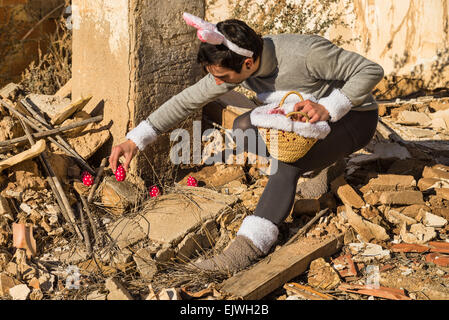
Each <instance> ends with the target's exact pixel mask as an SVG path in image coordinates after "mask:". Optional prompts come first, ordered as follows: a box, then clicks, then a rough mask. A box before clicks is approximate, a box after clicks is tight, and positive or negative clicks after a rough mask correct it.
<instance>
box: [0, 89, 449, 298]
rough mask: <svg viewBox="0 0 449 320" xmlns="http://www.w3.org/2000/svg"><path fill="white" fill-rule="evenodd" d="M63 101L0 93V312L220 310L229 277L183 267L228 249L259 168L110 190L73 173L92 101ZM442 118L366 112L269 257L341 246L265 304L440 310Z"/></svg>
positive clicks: (448, 268) (93, 147) (130, 183)
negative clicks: (420, 303) (324, 184)
mask: <svg viewBox="0 0 449 320" xmlns="http://www.w3.org/2000/svg"><path fill="white" fill-rule="evenodd" d="M68 85H69V84H68ZM69 94H70V89H68V88H67V87H65V88H62V89H61V90H60V91H59V92H58V93H57V94H55V95H53V96H45V95H39V94H32V95H27V96H24V95H22V92H21V90H20V87H18V86H17V85H14V84H11V85H8V86H7V87H5V88H3V89H1V90H0V99H1V101H2V104H1V108H0V128H1V130H0V170H1V172H2V175H1V176H0V299H15V300H25V299H31V300H40V299H87V300H106V299H107V300H115V299H119V300H134V299H148V300H178V299H186V300H191V299H223V298H228V296H226V295H224V294H223V292H221V286H220V284H221V282H222V281H224V280H225V279H230V278H232V277H234V276H236V275H232V274H202V273H200V272H197V271H192V269H189V268H188V265H189V264H188V262H189V261H191V260H193V259H196V258H198V257H199V256H202V257H204V256H209V255H213V254H215V253H217V252H220V251H221V250H222V249H223V248H225V247H226V245H227V244H228V243H229V242H230V241H231V240H232V239H233V238H234V237H235V236H236V233H237V231H238V229H239V227H240V224H241V223H242V220H243V219H244V218H245V217H246V216H247V215H250V214H252V213H253V212H254V210H255V208H256V206H257V203H258V200H259V198H260V196H261V195H262V193H263V190H264V188H265V186H266V184H267V181H268V178H269V176H268V175H267V174H266V173H267V172H270V164H269V163H263V162H262V161H259V162H253V161H251V160H252V159H255V158H256V159H257V157H256V156H255V155H253V154H250V153H244V159H245V161H244V163H243V164H235V163H215V164H213V165H206V164H202V165H197V166H193V165H190V166H187V167H186V168H183V169H184V174H183V175H182V176H181V177H180V178H179V179H177V182H176V183H175V184H174V185H171V186H164V185H161V184H160V183H158V184H157V185H147V184H146V182H145V181H143V180H142V179H141V178H140V177H137V176H134V175H132V174H128V173H127V175H126V178H125V177H123V178H124V181H119V180H120V179H117V175H115V174H114V173H113V172H112V171H111V170H110V169H108V168H107V163H106V159H103V161H102V162H101V164H100V165H99V167H98V168H93V167H92V166H91V164H89V162H88V161H89V159H90V158H91V157H92V156H93V155H94V154H95V152H96V151H97V150H98V149H99V148H100V147H101V146H102V145H103V144H104V143H105V142H106V141H107V140H108V139H109V137H110V133H109V130H108V126H105V125H102V124H101V117H100V118H99V117H93V116H92V115H91V114H90V111H91V110H94V109H95V106H93V105H92V103H91V101H92V99H91V97H88V98H86V99H81V100H80V101H71V99H70V98H67V97H68V95H69ZM237 109H238V108H233V109H232V110H233V112H234V111H235V110H237ZM237 111H238V110H237ZM447 112H449V99H447V98H433V97H420V98H417V99H415V100H404V101H402V100H397V101H396V102H394V103H384V104H381V105H380V116H381V117H380V121H379V127H378V131H377V133H376V136H375V138H374V139H373V140H372V142H371V143H370V144H369V145H368V146H367V147H366V148H365V149H363V150H360V151H359V152H357V153H355V154H352V155H351V156H350V157H348V158H347V159H346V161H347V168H346V171H345V173H344V174H343V175H341V176H339V177H338V178H336V179H335V180H334V181H332V182H331V184H330V186H329V190H328V192H326V193H325V194H322V195H320V196H319V197H317V198H304V197H302V196H300V194H299V193H298V195H297V197H296V200H295V204H294V206H293V207H292V210H291V212H290V215H289V216H288V218H287V219H286V221H285V222H284V223H283V224H282V225H281V226H280V231H281V232H280V235H279V241H278V243H277V245H276V247H275V248H274V249H273V251H274V252H278V251H280V250H284V249H283V248H286V247H287V246H288V245H289V240H291V239H292V238H293V237H295V235H296V237H297V238H298V239H296V238H295V239H294V241H295V242H297V243H301V241H304V243H314V245H316V244H319V242H320V241H321V240H322V239H327V238H329V237H332V236H339V235H341V234H344V244H343V245H342V246H341V248H340V249H339V250H338V252H337V253H332V254H328V255H327V256H320V257H318V258H314V259H313V260H312V261H310V263H308V264H307V266H306V270H307V271H306V272H300V273H298V274H296V276H294V277H293V278H292V277H291V280H289V281H288V282H286V283H282V284H278V285H277V286H275V287H274V288H273V290H272V292H271V293H270V294H269V295H268V298H270V299H279V300H283V299H287V300H295V299H307V300H309V299H312V300H332V299H401V300H410V299H419V300H424V299H449V290H448V285H449V241H448V239H449V225H448V220H449V209H448V208H449V206H448V203H449V156H448V154H447V153H448V149H447V147H448V144H447V142H446V141H445V140H446V138H447V137H448V136H449V130H448V127H447V125H449V117H448V114H447ZM226 114H227V115H228V116H227V117H226V118H223V121H226V123H232V121H231V122H230V120H229V115H230V113H229V112H228V113H226ZM237 115H238V114H237V113H235V114H234V113H233V117H235V116H237ZM446 118H447V119H446ZM214 125H216V124H214ZM221 129H222V130H220V131H219V132H220V133H219V134H222V135H225V134H226V132H225V130H224V128H221ZM40 141H41V142H40ZM221 141H223V140H221ZM208 143H209V142H205V143H203V145H204V147H205V149H207V146H208ZM210 147H211V148H210V149H212V150H215V151H216V152H222V151H223V148H221V146H217V145H212V146H210ZM209 151H211V150H209ZM231 162H232V161H231ZM205 163H207V162H205ZM87 174H88V175H87ZM83 177H84V178H83ZM311 178H313V176H312V175H309V176H305V177H302V178H300V180H299V181H298V184H300V183H302V182H304V181H308V180H309V179H311ZM323 210H324V211H323ZM298 255H299V253H298ZM267 259H269V257H268V258H267Z"/></svg>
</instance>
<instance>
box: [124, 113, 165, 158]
mask: <svg viewBox="0 0 449 320" xmlns="http://www.w3.org/2000/svg"><path fill="white" fill-rule="evenodd" d="M126 138H127V139H129V140H132V141H133V142H134V143H135V144H136V146H137V147H138V148H139V150H140V151H142V150H143V149H145V147H146V146H147V145H148V144H149V143H152V142H153V141H155V140H156V139H157V133H156V131H155V130H154V128H153V127H152V126H151V125H150V124H149V123H148V121H146V120H143V121H142V122H141V123H139V125H138V126H137V127H135V128H134V129H132V130H131V131H130V132H128V134H127V135H126Z"/></svg>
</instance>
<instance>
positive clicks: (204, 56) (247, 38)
mask: <svg viewBox="0 0 449 320" xmlns="http://www.w3.org/2000/svg"><path fill="white" fill-rule="evenodd" d="M217 29H218V31H220V32H221V33H222V34H223V35H224V36H225V37H226V39H228V40H229V41H232V42H233V43H235V44H236V45H238V46H239V47H241V48H244V49H247V50H251V51H252V52H253V53H254V54H253V56H252V58H253V59H254V61H256V60H257V58H258V57H260V55H261V53H262V48H263V40H262V37H261V36H260V35H258V34H257V33H256V32H255V31H254V30H253V29H251V28H250V27H249V26H248V25H247V24H246V23H245V22H243V21H240V20H237V19H229V20H225V21H221V22H219V23H217ZM247 58H248V57H245V56H242V55H239V54H238V53H235V52H234V51H232V50H230V49H229V48H228V47H226V46H225V45H223V44H220V45H213V44H209V43H206V42H202V43H201V45H200V49H199V51H198V56H197V62H198V63H199V64H201V65H202V67H203V68H205V67H206V66H209V65H218V66H220V67H224V68H228V69H231V70H234V71H235V72H237V73H240V71H242V66H243V62H244V61H245V59H247Z"/></svg>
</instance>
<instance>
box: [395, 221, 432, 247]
mask: <svg viewBox="0 0 449 320" xmlns="http://www.w3.org/2000/svg"><path fill="white" fill-rule="evenodd" d="M400 234H401V238H402V241H404V242H406V243H416V244H424V243H426V242H429V241H430V240H432V239H433V238H435V237H436V236H437V234H436V232H435V229H434V228H433V227H426V226H424V225H423V224H422V223H416V224H413V225H411V226H410V232H407V228H406V225H405V224H403V225H402V227H401V232H400Z"/></svg>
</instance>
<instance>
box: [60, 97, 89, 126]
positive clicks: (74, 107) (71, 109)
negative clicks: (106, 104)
mask: <svg viewBox="0 0 449 320" xmlns="http://www.w3.org/2000/svg"><path fill="white" fill-rule="evenodd" d="M91 99H92V96H89V97H87V98H85V99H80V100H78V101H76V102H74V103H71V104H70V105H68V106H67V107H65V108H64V110H61V111H60V112H58V113H57V114H56V115H55V116H54V117H53V118H52V119H51V123H52V124H53V125H58V124H61V123H63V122H64V120H65V119H67V118H69V117H70V116H71V115H72V114H74V113H76V112H78V111H80V110H82V109H83V108H84V107H85V106H86V105H87V103H88V102H89V101H90V100H91Z"/></svg>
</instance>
